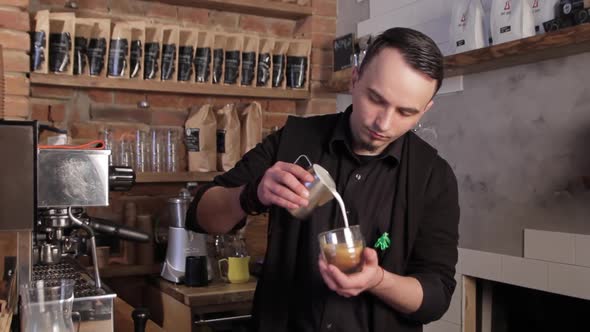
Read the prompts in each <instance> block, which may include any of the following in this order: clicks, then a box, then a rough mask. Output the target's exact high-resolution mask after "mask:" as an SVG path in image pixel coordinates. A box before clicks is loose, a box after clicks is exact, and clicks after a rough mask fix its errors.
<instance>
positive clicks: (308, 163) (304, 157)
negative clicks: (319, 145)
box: [293, 154, 313, 169]
mask: <svg viewBox="0 0 590 332" xmlns="http://www.w3.org/2000/svg"><path fill="white" fill-rule="evenodd" d="M300 159H305V161H307V167H303V166H302V165H299V164H298V162H299V160H300ZM293 164H295V165H299V166H301V167H303V168H305V169H309V168H311V166H313V164H312V163H311V161H310V160H309V158H308V157H307V156H306V155H304V154H302V155H300V156H299V157H297V159H295V161H294V162H293Z"/></svg>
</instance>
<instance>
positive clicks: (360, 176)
mask: <svg viewBox="0 0 590 332" xmlns="http://www.w3.org/2000/svg"><path fill="white" fill-rule="evenodd" d="M354 177H355V178H356V179H357V180H358V181H360V180H361V179H362V178H363V176H362V175H360V174H358V173H357V174H355V176H354Z"/></svg>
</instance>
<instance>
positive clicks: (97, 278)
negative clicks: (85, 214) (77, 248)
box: [68, 208, 101, 289]
mask: <svg viewBox="0 0 590 332" xmlns="http://www.w3.org/2000/svg"><path fill="white" fill-rule="evenodd" d="M68 215H69V216H70V219H71V220H72V222H73V223H74V224H76V225H78V226H80V227H82V228H84V230H86V231H87V232H88V234H89V235H90V250H91V251H92V265H93V267H94V282H95V283H96V288H97V289H100V288H101V282H100V273H99V271H98V260H97V258H96V257H97V256H96V239H95V237H94V231H93V230H92V227H90V226H88V225H86V224H85V223H83V222H82V221H81V220H80V219H78V218H76V217H74V215H73V214H72V208H68Z"/></svg>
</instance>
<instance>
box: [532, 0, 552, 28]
mask: <svg viewBox="0 0 590 332" xmlns="http://www.w3.org/2000/svg"><path fill="white" fill-rule="evenodd" d="M529 5H530V6H531V9H532V11H533V17H534V19H535V32H536V33H537V34H542V33H545V32H547V31H545V27H544V26H543V23H545V22H547V21H551V20H553V19H555V14H556V8H557V6H558V5H559V0H529Z"/></svg>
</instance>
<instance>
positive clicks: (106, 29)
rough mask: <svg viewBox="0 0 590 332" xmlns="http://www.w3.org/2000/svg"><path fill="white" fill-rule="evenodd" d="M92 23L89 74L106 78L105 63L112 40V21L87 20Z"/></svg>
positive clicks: (89, 43) (89, 41) (89, 45)
mask: <svg viewBox="0 0 590 332" xmlns="http://www.w3.org/2000/svg"><path fill="white" fill-rule="evenodd" d="M87 20H91V21H92V23H93V24H92V30H91V31H90V39H89V40H88V49H87V52H86V53H87V54H88V74H89V75H90V76H100V77H106V76H107V71H106V70H105V67H106V66H105V63H106V61H107V52H108V49H109V47H108V46H109V45H108V41H109V40H110V39H111V20H109V19H87Z"/></svg>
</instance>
